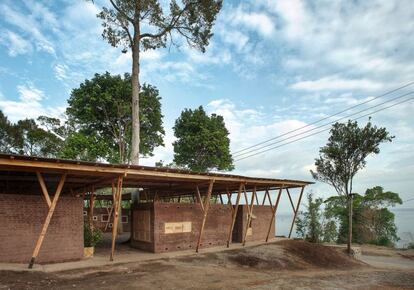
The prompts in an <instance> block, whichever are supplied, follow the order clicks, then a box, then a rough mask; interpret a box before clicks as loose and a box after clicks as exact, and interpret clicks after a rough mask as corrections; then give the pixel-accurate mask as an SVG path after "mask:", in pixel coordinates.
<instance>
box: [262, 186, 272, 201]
mask: <svg viewBox="0 0 414 290" xmlns="http://www.w3.org/2000/svg"><path fill="white" fill-rule="evenodd" d="M268 195H269V188H266V190H265V194H264V196H263V202H262V205H264V204H265V202H266V197H267V196H268ZM269 202H270V199H269Z"/></svg>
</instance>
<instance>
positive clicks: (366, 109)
mask: <svg viewBox="0 0 414 290" xmlns="http://www.w3.org/2000/svg"><path fill="white" fill-rule="evenodd" d="M412 93H414V91H411V92H408V93H406V94H403V95H400V96H397V97H395V98H392V99H390V100H387V101H385V102H382V103H380V104H377V105H375V106H372V107H368V108H365V109H363V110H360V111H358V112H355V113H352V114H349V115H347V116H344V117H341V118H339V119H336V120H334V121H330V122H328V123H325V124H322V125H319V126H317V127H314V128H312V129H308V130H306V131H304V132H300V133H297V134H294V135H292V136H289V137H286V138H283V139H281V140H279V141H276V142H272V143H270V144H267V145H264V146H261V147H259V148H256V149H252V150H249V151H246V152H244V153H240V154H236V158H237V157H241V156H243V155H246V154H249V153H253V152H255V151H258V150H261V149H264V148H266V147H269V146H272V145H275V144H278V143H281V142H283V141H286V140H289V139H292V138H294V137H297V136H300V135H303V134H305V133H308V132H311V131H315V130H316V129H319V128H322V127H325V126H327V125H331V124H333V123H336V122H338V121H341V120H343V119H347V118H349V117H352V116H355V115H358V114H360V113H363V112H366V111H368V110H371V109H374V108H376V107H379V106H382V105H385V104H387V103H390V102H393V101H395V100H398V99H401V98H404V97H406V96H408V95H411V94H412Z"/></svg>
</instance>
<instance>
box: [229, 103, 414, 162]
mask: <svg viewBox="0 0 414 290" xmlns="http://www.w3.org/2000/svg"><path fill="white" fill-rule="evenodd" d="M413 99H414V97H411V98H408V99H406V100H403V101H400V102H397V103H395V104H392V105H390V106H387V107H384V108H381V109H378V110H375V111H373V112H370V113H367V114H364V115H362V116H359V117H357V118H354V119H352V120H353V121H355V120H358V119H361V118H364V117H367V116H369V115H373V114H376V113H378V112H380V111H383V110H386V109H389V108H392V107H395V106H397V105H400V104H403V103H406V102H408V101H411V100H413ZM328 130H330V128H327V129H323V130H320V131H317V132H315V133H312V134H309V135H306V136H303V137H300V138H297V139H295V140H292V141H289V142H287V143H283V144H280V145H278V146H274V147H271V148H269V149H266V150H263V151H259V152H256V153H253V154H250V155H247V156H245V157H243V158H239V159H236V160H235V161H234V162H238V161H241V160H244V159H247V158H250V157H253V156H256V155H259V154H263V153H265V152H268V151H271V150H274V149H277V148H280V147H282V146H285V145H288V144H291V143H294V142H296V141H300V140H302V139H305V138H308V137H311V136H314V135H316V134H319V133H322V132H325V131H328Z"/></svg>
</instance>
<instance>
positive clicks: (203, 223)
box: [196, 179, 214, 253]
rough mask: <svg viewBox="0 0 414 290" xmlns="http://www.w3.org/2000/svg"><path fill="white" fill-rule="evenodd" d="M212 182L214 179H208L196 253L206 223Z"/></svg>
mask: <svg viewBox="0 0 414 290" xmlns="http://www.w3.org/2000/svg"><path fill="white" fill-rule="evenodd" d="M213 184H214V179H212V180H210V184H209V186H208V191H207V197H206V200H205V205H204V210H203V213H204V214H203V220H202V222H201V228H200V234H199V235H198V242H197V247H196V253H198V249H199V248H200V244H201V239H202V237H203V231H204V226H205V224H206V219H207V213H208V209H209V207H210V198H211V193H212V191H213ZM197 188H198V187H197Z"/></svg>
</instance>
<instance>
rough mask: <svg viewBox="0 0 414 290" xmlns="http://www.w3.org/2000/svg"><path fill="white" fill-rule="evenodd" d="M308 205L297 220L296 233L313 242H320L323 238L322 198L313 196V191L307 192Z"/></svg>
mask: <svg viewBox="0 0 414 290" xmlns="http://www.w3.org/2000/svg"><path fill="white" fill-rule="evenodd" d="M307 198H308V205H307V206H306V211H302V212H300V214H299V216H298V217H297V220H296V233H297V234H298V235H299V236H300V237H302V238H303V239H306V240H307V241H309V242H312V243H319V242H321V241H322V239H323V226H322V223H321V220H322V211H321V204H322V203H323V199H322V198H316V199H314V198H313V193H312V192H309V193H308V194H307Z"/></svg>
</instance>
